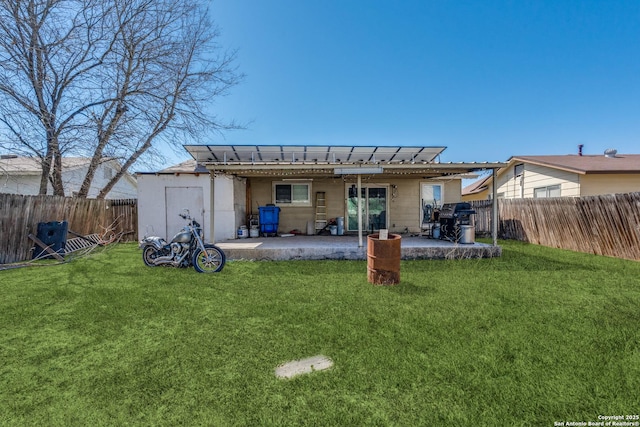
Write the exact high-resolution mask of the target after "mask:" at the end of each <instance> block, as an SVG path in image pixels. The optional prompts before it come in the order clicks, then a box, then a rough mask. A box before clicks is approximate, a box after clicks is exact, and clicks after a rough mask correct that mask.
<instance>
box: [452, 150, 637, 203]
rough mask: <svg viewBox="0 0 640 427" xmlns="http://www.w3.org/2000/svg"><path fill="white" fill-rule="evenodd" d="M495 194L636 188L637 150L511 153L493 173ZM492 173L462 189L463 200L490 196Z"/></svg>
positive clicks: (558, 194)
mask: <svg viewBox="0 0 640 427" xmlns="http://www.w3.org/2000/svg"><path fill="white" fill-rule="evenodd" d="M496 183H497V192H496V193H497V197H498V198H506V199H519V198H543V197H578V196H594V195H600V194H615V193H631V192H637V191H640V154H617V153H616V152H615V150H607V152H606V154H603V155H580V154H574V155H555V156H554V155H550V156H513V157H511V158H510V159H509V160H508V162H507V166H506V167H504V168H501V169H500V170H499V171H498V173H497V181H496ZM491 193H492V177H491V176H490V177H488V178H486V179H484V180H480V181H478V182H477V183H474V184H472V185H470V186H468V187H465V189H464V191H463V199H465V200H487V199H490V198H491Z"/></svg>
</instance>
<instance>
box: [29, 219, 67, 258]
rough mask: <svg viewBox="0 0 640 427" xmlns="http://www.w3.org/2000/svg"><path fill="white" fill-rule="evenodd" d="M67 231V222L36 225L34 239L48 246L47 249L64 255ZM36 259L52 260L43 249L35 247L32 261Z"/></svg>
mask: <svg viewBox="0 0 640 427" xmlns="http://www.w3.org/2000/svg"><path fill="white" fill-rule="evenodd" d="M68 230H69V224H68V223H67V221H51V222H40V223H38V233H37V234H36V237H37V238H38V239H40V240H41V241H42V243H44V244H45V245H47V246H49V249H51V250H52V251H55V252H57V253H59V254H60V255H64V253H65V252H64V249H65V246H66V244H67V231H68ZM36 258H53V256H52V255H50V254H49V253H48V252H47V251H45V250H44V248H41V247H40V246H38V245H36V247H35V250H34V251H33V259H36Z"/></svg>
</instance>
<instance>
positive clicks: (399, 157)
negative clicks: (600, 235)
mask: <svg viewBox="0 0 640 427" xmlns="http://www.w3.org/2000/svg"><path fill="white" fill-rule="evenodd" d="M184 148H185V149H186V150H187V151H188V152H189V154H191V156H192V157H193V158H194V159H195V160H196V163H198V164H202V165H204V166H205V167H206V168H207V169H209V170H210V171H211V173H214V172H224V173H227V174H231V175H236V176H241V177H259V176H290V177H292V178H295V177H304V178H312V177H314V176H327V175H354V176H356V177H357V188H358V190H357V191H358V194H359V193H360V188H361V177H362V175H368V174H383V175H386V176H393V177H394V178H403V177H404V178H415V177H416V176H420V177H422V178H434V177H439V176H451V175H461V174H466V173H469V172H474V171H481V170H488V169H490V170H492V174H493V177H494V179H493V183H494V184H493V194H495V193H496V185H495V182H496V179H495V175H496V171H497V170H498V169H499V168H501V167H504V166H506V163H503V162H492V163H489V162H485V163H476V162H473V163H440V161H439V159H438V161H436V158H438V156H439V155H440V153H442V152H443V151H444V150H445V149H446V147H427V146H380V147H374V146H337V145H326V146H319V145H295V146H294V145H217V144H215V145H185V146H184ZM212 187H213V186H212ZM211 199H212V200H213V199H214V198H213V197H212V198H211ZM359 203H360V198H358V211H360V210H361V209H360V205H359ZM211 211H212V212H213V206H212V207H211ZM492 211H493V212H492V218H493V221H492V226H491V228H492V230H491V234H492V238H493V239H492V240H493V245H494V246H496V245H497V239H498V237H497V235H498V234H497V228H496V224H497V223H498V211H497V206H496V202H495V198H494V201H493V206H492ZM212 235H213V234H212ZM358 235H359V246H362V224H361V222H360V217H358Z"/></svg>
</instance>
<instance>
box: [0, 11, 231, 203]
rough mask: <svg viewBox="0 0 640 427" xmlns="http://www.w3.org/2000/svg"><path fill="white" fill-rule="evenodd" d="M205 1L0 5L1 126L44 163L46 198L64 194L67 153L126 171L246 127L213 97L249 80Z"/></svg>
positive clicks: (89, 177)
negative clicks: (217, 108) (159, 150)
mask: <svg viewBox="0 0 640 427" xmlns="http://www.w3.org/2000/svg"><path fill="white" fill-rule="evenodd" d="M208 16H209V14H208V10H207V9H206V8H205V7H204V5H203V4H202V3H200V2H198V1H189V2H187V1H183V0H26V1H20V0H0V101H1V102H0V113H1V115H0V123H2V124H3V125H4V129H5V130H6V131H8V134H9V136H10V141H11V143H12V148H13V149H14V151H20V152H23V153H27V154H29V155H32V156H37V157H38V158H39V159H40V160H41V164H42V180H41V184H40V193H41V194H45V193H46V191H47V186H48V181H50V182H51V185H52V187H53V191H54V194H56V195H64V184H63V182H62V179H61V172H62V156H63V155H82V156H86V157H90V158H91V163H90V166H89V169H88V172H87V174H86V176H85V178H84V181H83V183H82V186H81V188H80V191H79V194H78V196H79V197H86V196H87V194H88V192H89V188H90V186H91V184H92V182H93V179H94V175H95V171H96V169H97V167H98V166H99V164H100V162H102V161H104V159H105V158H117V159H120V161H121V164H122V168H121V170H120V172H119V173H118V174H116V175H115V176H114V177H113V178H112V179H111V181H110V182H109V183H108V184H107V185H106V186H105V187H104V188H102V189H101V190H100V193H99V196H98V197H99V198H103V197H105V196H106V194H107V193H108V192H109V191H110V190H111V189H112V188H113V186H114V185H115V184H116V183H117V181H118V180H119V179H120V178H121V177H122V176H123V175H124V174H125V173H126V171H127V170H128V169H129V168H130V167H131V166H132V165H133V164H134V163H135V162H136V161H137V160H138V159H139V158H140V157H141V156H143V155H144V154H145V153H148V152H149V151H150V150H151V149H152V147H153V146H157V145H159V144H179V143H180V142H181V141H184V140H185V138H187V137H191V138H193V137H195V136H197V135H202V134H203V133H207V132H210V131H221V130H224V129H229V128H235V127H237V126H236V125H235V124H234V123H233V122H231V123H222V122H220V121H219V120H217V118H216V117H215V115H212V114H211V112H210V109H208V108H207V107H209V106H210V105H211V101H212V100H213V99H215V98H216V97H218V96H222V95H224V94H226V93H227V91H228V89H229V88H230V87H232V86H234V85H235V84H237V83H238V82H239V81H240V80H241V78H242V75H240V74H238V73H237V70H236V68H235V67H234V65H233V62H234V58H235V52H229V51H225V50H223V49H222V48H221V46H220V45H218V44H217V43H216V41H217V38H218V36H219V34H218V32H217V29H216V28H215V26H213V25H212V23H211V22H210V21H209V18H208Z"/></svg>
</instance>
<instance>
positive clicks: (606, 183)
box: [580, 173, 640, 196]
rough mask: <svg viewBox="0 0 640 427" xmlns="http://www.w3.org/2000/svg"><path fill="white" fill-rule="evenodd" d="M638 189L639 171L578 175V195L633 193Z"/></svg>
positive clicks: (639, 186)
mask: <svg viewBox="0 0 640 427" xmlns="http://www.w3.org/2000/svg"><path fill="white" fill-rule="evenodd" d="M637 191H640V173H636V174H606V175H605V174H587V175H582V176H580V195H581V196H596V195H599V194H615V193H633V192H637Z"/></svg>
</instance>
